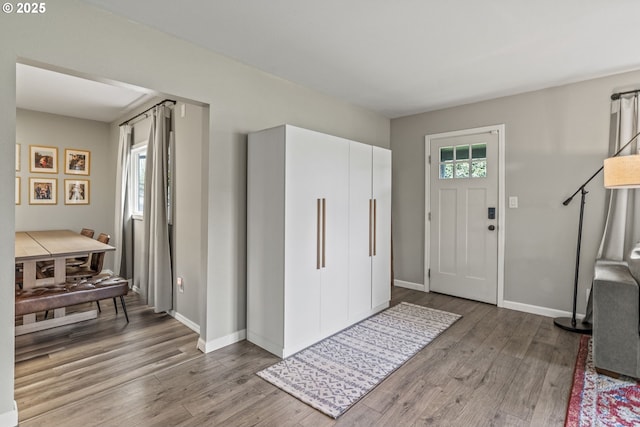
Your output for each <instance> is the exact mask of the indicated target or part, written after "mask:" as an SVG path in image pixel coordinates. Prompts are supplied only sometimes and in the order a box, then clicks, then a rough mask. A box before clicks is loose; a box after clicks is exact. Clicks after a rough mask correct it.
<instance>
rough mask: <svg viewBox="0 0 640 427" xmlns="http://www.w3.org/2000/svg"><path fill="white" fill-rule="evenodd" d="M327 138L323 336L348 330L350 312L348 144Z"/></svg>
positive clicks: (324, 186) (324, 180) (321, 304)
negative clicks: (344, 329) (346, 328)
mask: <svg viewBox="0 0 640 427" xmlns="http://www.w3.org/2000/svg"><path fill="white" fill-rule="evenodd" d="M326 137H327V141H326V143H325V144H324V145H325V150H326V157H323V158H322V161H323V162H324V166H325V168H324V171H325V173H324V174H323V176H322V181H323V182H322V192H321V198H322V199H323V200H324V203H325V206H324V219H323V223H324V236H323V238H324V243H323V254H322V255H323V256H322V258H323V260H322V261H323V262H322V264H323V266H322V268H321V274H322V291H321V295H320V298H321V301H320V310H321V314H320V317H321V329H322V335H323V336H326V335H329V334H333V333H335V332H337V331H339V330H340V329H343V328H345V327H346V326H347V322H348V313H349V309H348V307H349V305H348V304H349V300H348V289H349V141H348V140H345V139H342V138H337V137H333V136H326ZM315 161H319V159H315Z"/></svg>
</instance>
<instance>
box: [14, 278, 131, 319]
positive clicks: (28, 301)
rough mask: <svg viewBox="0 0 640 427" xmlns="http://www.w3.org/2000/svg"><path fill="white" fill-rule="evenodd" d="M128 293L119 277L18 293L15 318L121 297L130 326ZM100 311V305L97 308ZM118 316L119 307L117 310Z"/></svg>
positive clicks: (125, 284) (123, 280) (127, 286)
mask: <svg viewBox="0 0 640 427" xmlns="http://www.w3.org/2000/svg"><path fill="white" fill-rule="evenodd" d="M128 292H129V282H127V280H126V279H123V278H122V277H119V276H111V275H98V276H94V277H92V278H91V279H87V280H81V281H79V282H72V283H64V284H61V285H52V286H42V287H36V288H31V289H16V300H15V314H16V316H21V315H25V314H31V313H37V312H40V311H48V310H54V309H56V308H62V307H68V306H71V305H75V304H82V303H85V302H93V301H95V302H96V303H98V301H100V300H102V299H109V298H113V300H114V303H115V298H116V297H120V303H121V304H122V310H123V311H124V316H125V318H126V319H127V323H128V322H129V315H128V314H127V307H126V306H125V303H124V296H125V295H127V293H128ZM99 307H100V305H99V303H98V308H99ZM116 312H117V306H116Z"/></svg>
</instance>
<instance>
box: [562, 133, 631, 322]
mask: <svg viewBox="0 0 640 427" xmlns="http://www.w3.org/2000/svg"><path fill="white" fill-rule="evenodd" d="M639 135H640V132H638V133H636V134H635V135H634V136H633V137H632V138H631V139H630V140H629V141H628V142H627V143H626V144H624V145H623V146H622V148H620V149H619V150H618V151H616V153H615V154H614V155H613V156H611V157H617V156H619V155H620V153H622V151H623V150H624V149H625V148H627V147H628V146H629V145H630V144H631V143H632V142H633V140H635V139H636V138H637V137H638V136H639ZM602 169H604V165H603V166H600V169H598V170H597V171H596V172H595V173H594V174H593V175H591V177H590V178H589V179H587V180H586V181H585V183H584V184H582V185H581V186H580V187H578V189H577V190H576V191H575V193H573V194H572V195H571V196H570V197H569V198H568V199H567V200H565V201H564V202H562V204H563V205H564V206H567V205H569V203H571V201H572V200H573V198H574V197H575V196H576V195H577V194H578V193H580V220H579V221H578V245H577V250H576V272H575V278H574V282H573V310H572V312H571V317H556V318H555V319H553V323H554V324H555V325H556V326H558V327H560V328H562V329H565V330H567V331H570V332H580V333H583V334H590V333H591V330H592V329H591V323H589V322H584V321H582V322H578V321H577V320H576V303H577V298H578V276H579V272H580V245H581V243H582V222H583V218H584V204H585V198H586V195H587V193H588V191H587V190H586V186H587V184H589V183H590V182H591V181H592V180H593V178H595V177H596V176H597V175H598V174H599V173H600V172H602Z"/></svg>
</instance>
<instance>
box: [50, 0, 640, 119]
mask: <svg viewBox="0 0 640 427" xmlns="http://www.w3.org/2000/svg"><path fill="white" fill-rule="evenodd" d="M83 1H84V2H85V3H89V4H92V5H94V6H97V7H99V8H101V9H105V10H108V11H111V12H112V13H114V14H117V15H121V16H123V17H126V18H127V19H129V20H132V21H135V22H138V23H141V24H142V25H146V26H149V27H153V28H156V29H159V30H161V31H163V32H165V33H169V34H172V35H174V36H176V37H178V38H181V39H184V40H187V41H190V42H192V43H195V44H197V45H199V46H202V47H205V48H207V49H210V50H212V51H215V52H218V53H221V54H223V55H225V56H228V57H231V58H234V59H236V60H238V61H240V62H242V63H245V64H248V65H251V66H254V67H256V68H259V69H262V70H264V71H266V72H269V73H271V74H274V75H276V76H279V77H281V78H284V79H287V80H290V81H292V82H296V83H298V84H301V85H304V86H306V87H310V88H313V89H316V90H318V91H320V92H322V93H325V94H328V95H331V96H334V97H337V98H340V99H343V100H345V101H347V102H350V103H352V104H356V105H360V106H362V107H365V108H368V109H371V110H374V111H377V112H380V113H381V114H384V115H385V116H387V117H390V118H395V117H400V116H405V115H410V114H415V113H419V112H424V111H430V110H435V109H440V108H445V107H449V106H455V105H461V104H466V103H470V102H475V101H480V100H485V99H491V98H496V97H500V96H505V95H511V94H516V93H522V92H526V91H531V90H537V89H542V88H547V87H552V86H557V85H561V84H566V83H572V82H577V81H581V80H586V79H590V78H595V77H601V76H606V75H610V74H615V73H620V72H624V71H631V70H636V69H640V54H638V52H639V50H638V48H637V36H636V35H635V34H634V32H635V28H636V27H637V24H636V21H637V17H638V16H640V2H638V1H637V0H562V1H558V0H537V1H530V0H480V1H472V0H450V1H441V0H398V1H388V0H348V1H345V0H322V1H318V0H271V1H264V0H242V1H238V0H191V1H189V2H176V1H174V0H136V1H135V2H131V1H130V0H83ZM58 99H60V98H58Z"/></svg>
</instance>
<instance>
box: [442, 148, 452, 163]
mask: <svg viewBox="0 0 640 427" xmlns="http://www.w3.org/2000/svg"><path fill="white" fill-rule="evenodd" d="M451 160H453V147H442V148H440V161H441V162H447V161H451Z"/></svg>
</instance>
